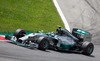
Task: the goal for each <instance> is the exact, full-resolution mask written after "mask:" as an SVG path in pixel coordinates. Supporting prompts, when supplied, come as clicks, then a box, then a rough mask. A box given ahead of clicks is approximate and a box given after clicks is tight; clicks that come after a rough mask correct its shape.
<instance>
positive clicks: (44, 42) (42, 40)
mask: <svg viewBox="0 0 100 61" xmlns="http://www.w3.org/2000/svg"><path fill="white" fill-rule="evenodd" d="M37 43H38V44H39V45H38V49H40V50H43V51H45V50H46V49H48V48H49V40H48V37H44V36H41V37H39V38H38V41H37Z"/></svg>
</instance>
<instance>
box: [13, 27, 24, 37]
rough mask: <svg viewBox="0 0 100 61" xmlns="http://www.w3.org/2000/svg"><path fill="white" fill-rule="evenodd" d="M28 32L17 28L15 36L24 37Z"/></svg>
mask: <svg viewBox="0 0 100 61" xmlns="http://www.w3.org/2000/svg"><path fill="white" fill-rule="evenodd" d="M25 34H26V32H25V30H23V29H17V30H16V31H15V32H14V36H15V37H16V38H17V39H18V38H20V37H23V36H25Z"/></svg>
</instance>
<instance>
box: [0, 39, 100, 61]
mask: <svg viewBox="0 0 100 61" xmlns="http://www.w3.org/2000/svg"><path fill="white" fill-rule="evenodd" d="M0 61H100V46H99V45H95V50H94V52H93V53H92V55H91V56H86V55H82V54H78V53H71V52H70V53H69V52H57V51H52V50H47V51H41V50H38V49H28V48H25V47H21V46H17V45H15V44H11V43H8V42H1V41H0Z"/></svg>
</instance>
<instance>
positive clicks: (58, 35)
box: [5, 27, 94, 55]
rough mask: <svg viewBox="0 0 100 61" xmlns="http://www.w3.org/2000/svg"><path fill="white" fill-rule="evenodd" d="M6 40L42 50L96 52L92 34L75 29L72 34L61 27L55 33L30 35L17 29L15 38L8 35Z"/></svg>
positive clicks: (88, 53) (86, 53)
mask: <svg viewBox="0 0 100 61" xmlns="http://www.w3.org/2000/svg"><path fill="white" fill-rule="evenodd" d="M5 38H6V39H8V40H10V41H11V42H12V43H15V44H18V45H21V46H25V47H31V48H38V49H40V50H46V49H53V50H58V51H73V52H79V53H82V54H85V55H91V54H92V52H93V50H94V45H93V43H91V34H90V33H89V32H87V31H84V30H82V29H78V28H74V29H73V31H72V33H71V32H69V31H68V30H67V29H64V28H61V27H59V28H58V29H57V30H56V32H55V33H54V32H48V33H43V32H38V33H30V34H28V35H27V34H26V32H25V31H24V30H22V29H17V30H16V31H15V33H14V35H13V36H10V35H6V36H5Z"/></svg>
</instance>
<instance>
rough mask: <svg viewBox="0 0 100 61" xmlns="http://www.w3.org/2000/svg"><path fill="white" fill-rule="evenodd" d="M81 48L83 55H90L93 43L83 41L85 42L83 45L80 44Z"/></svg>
mask: <svg viewBox="0 0 100 61" xmlns="http://www.w3.org/2000/svg"><path fill="white" fill-rule="evenodd" d="M82 48H83V52H82V53H83V54H84V55H88V56H89V55H91V54H92V52H93V50H94V45H93V43H91V42H87V41H85V42H83V44H82Z"/></svg>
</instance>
